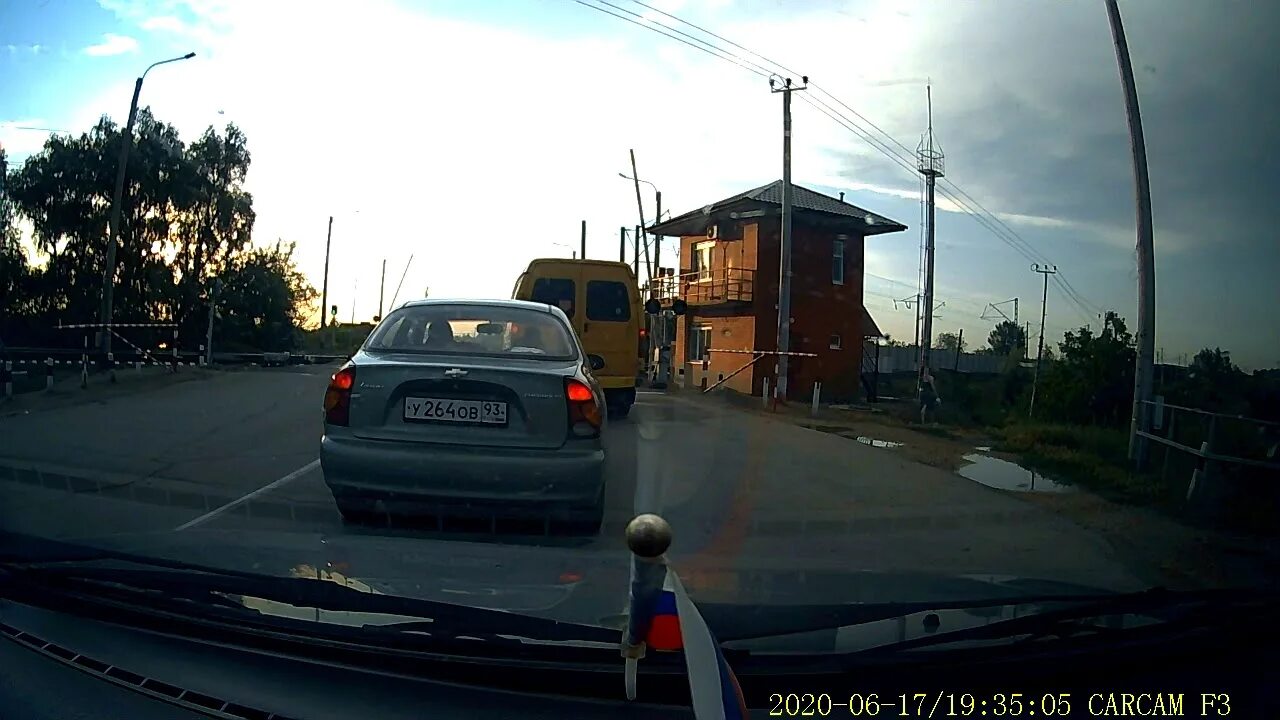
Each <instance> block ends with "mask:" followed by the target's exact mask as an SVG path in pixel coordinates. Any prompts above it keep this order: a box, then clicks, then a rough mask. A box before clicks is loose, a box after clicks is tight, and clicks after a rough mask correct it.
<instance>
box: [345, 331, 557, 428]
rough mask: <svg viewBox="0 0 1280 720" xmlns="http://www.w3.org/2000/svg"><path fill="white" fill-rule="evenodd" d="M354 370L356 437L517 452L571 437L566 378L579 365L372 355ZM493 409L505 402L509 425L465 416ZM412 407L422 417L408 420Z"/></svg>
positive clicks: (359, 360)
mask: <svg viewBox="0 0 1280 720" xmlns="http://www.w3.org/2000/svg"><path fill="white" fill-rule="evenodd" d="M356 365H357V368H358V369H357V371H356V384H355V387H354V388H353V389H352V395H351V432H352V434H354V435H355V436H356V437H360V438H366V439H371V440H392V441H401V442H422V443H447V444H450V445H470V446H491V447H512V448H557V447H560V446H561V445H563V444H564V442H565V440H566V438H567V435H568V409H567V405H566V402H565V390H564V379H565V377H567V376H570V375H572V374H573V373H574V370H575V361H546V360H532V359H524V358H518V357H517V358H502V359H498V358H485V357H474V356H466V357H456V358H454V357H447V356H443V355H428V354H418V353H385V354H384V353H376V354H375V353H367V352H366V353H362V354H361V357H359V358H357V360H356ZM437 401H443V402H437ZM451 401H452V402H451ZM407 403H408V405H407ZM477 403H478V404H477ZM487 403H488V404H491V403H505V406H506V422H505V423H485V422H481V421H479V420H473V419H470V417H469V416H467V415H466V413H467V410H469V411H470V413H471V415H472V416H474V414H475V413H476V412H477V410H480V409H482V408H483V410H484V411H488V410H489V406H486V405H484V404H487ZM406 407H410V408H411V409H412V410H414V411H415V413H416V414H417V415H418V417H411V418H406ZM424 407H425V408H426V410H427V411H428V414H430V411H431V410H432V409H434V410H436V411H437V414H440V413H441V412H443V410H446V409H447V410H449V412H448V413H446V415H454V416H455V417H459V416H461V417H467V418H468V419H466V420H464V421H450V420H448V419H446V418H433V419H426V418H424V417H421V416H422V414H423V410H424ZM462 408H466V410H463V409H462ZM490 417H492V415H490Z"/></svg>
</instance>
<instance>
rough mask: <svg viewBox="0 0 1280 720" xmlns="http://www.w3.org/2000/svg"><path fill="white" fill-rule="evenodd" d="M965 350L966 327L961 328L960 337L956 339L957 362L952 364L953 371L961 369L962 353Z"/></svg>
mask: <svg viewBox="0 0 1280 720" xmlns="http://www.w3.org/2000/svg"><path fill="white" fill-rule="evenodd" d="M962 352H964V328H960V337H959V338H957V339H956V357H955V362H954V363H953V364H952V365H951V372H956V371H958V370H959V369H960V353H962Z"/></svg>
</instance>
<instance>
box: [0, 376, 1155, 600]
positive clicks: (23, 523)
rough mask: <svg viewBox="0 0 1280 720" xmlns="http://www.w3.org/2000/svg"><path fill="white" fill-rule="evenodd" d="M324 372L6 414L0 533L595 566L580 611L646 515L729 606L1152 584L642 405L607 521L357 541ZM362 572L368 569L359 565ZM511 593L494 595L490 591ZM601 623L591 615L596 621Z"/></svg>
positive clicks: (1031, 511) (880, 482) (674, 405)
mask: <svg viewBox="0 0 1280 720" xmlns="http://www.w3.org/2000/svg"><path fill="white" fill-rule="evenodd" d="M332 369H333V368H331V367H322V366H301V367H290V368H275V369H268V368H264V369H256V370H250V371H242V372H228V373H212V374H206V376H205V377H203V378H202V379H198V380H192V381H190V382H178V383H170V384H166V385H164V386H162V387H156V388H153V389H147V390H139V391H136V392H131V393H129V394H122V395H119V396H113V397H110V398H108V399H106V400H102V401H99V402H88V403H81V404H76V405H64V406H59V407H50V408H48V409H41V408H39V407H35V408H33V409H31V410H30V411H29V412H24V413H19V414H12V413H10V414H8V415H5V414H4V413H3V409H2V408H0V528H3V529H5V530H10V531H18V532H24V533H30V534H35V535H39V536H42V537H50V538H61V539H86V538H95V539H98V540H97V541H102V539H103V538H116V539H118V540H119V541H120V542H125V541H126V540H127V539H128V538H138V537H145V538H147V539H146V540H145V542H146V543H151V544H154V545H155V546H156V547H157V548H158V547H159V545H160V544H161V543H165V544H168V545H169V546H171V547H174V548H183V550H182V552H185V553H188V554H191V553H204V556H208V555H210V554H211V553H215V551H219V550H220V551H222V552H224V554H226V555H227V556H235V557H237V558H241V557H249V555H243V553H250V555H252V553H260V557H259V556H256V555H255V556H253V557H255V558H258V559H254V560H252V561H248V560H243V559H240V560H237V561H236V562H238V563H242V564H243V563H248V564H250V565H253V564H259V563H263V562H277V563H278V562H280V560H279V559H278V558H277V556H273V555H271V554H270V553H269V552H268V551H269V550H270V549H271V548H267V547H266V546H267V545H270V544H273V543H274V545H273V547H274V548H275V549H278V550H281V552H284V553H285V555H283V557H288V554H287V553H288V552H293V553H294V554H295V555H297V556H298V562H297V563H296V567H293V566H291V567H293V570H292V571H293V572H295V573H297V572H302V573H306V572H314V571H315V570H314V568H315V567H321V568H322V572H325V571H326V570H325V569H324V568H328V570H327V571H328V572H341V573H343V574H344V575H346V576H350V577H353V578H354V577H365V578H368V577H372V576H374V575H376V576H377V577H379V578H381V580H379V582H383V584H387V586H388V587H393V588H403V587H404V583H407V582H414V583H417V582H419V581H421V580H422V579H423V577H427V576H430V575H431V573H438V572H440V568H439V563H440V562H444V560H443V559H447V560H448V563H450V567H453V568H454V569H456V568H457V567H459V566H462V565H465V564H466V563H467V562H468V560H467V559H468V558H470V559H471V560H470V562H472V564H473V565H476V566H482V567H484V568H486V569H487V570H488V571H490V574H492V573H493V571H494V569H495V568H501V570H502V572H503V573H506V575H505V576H504V577H507V578H508V579H509V581H510V582H513V583H514V582H516V580H515V579H512V578H516V577H517V576H519V574H520V573H521V572H526V571H531V568H539V572H541V573H542V574H546V573H554V574H555V575H556V577H557V582H573V581H574V580H573V578H576V577H577V576H579V575H581V573H582V568H585V567H592V568H604V569H605V574H607V575H608V576H609V577H610V585H609V588H608V589H607V591H605V592H602V594H599V595H596V596H592V597H595V598H596V599H593V600H591V601H590V602H593V603H596V604H597V605H600V604H601V603H603V604H605V605H610V606H611V607H616V606H617V605H618V603H617V602H615V601H614V600H613V599H608V600H604V599H601V598H612V597H614V595H612V593H615V592H621V593H623V595H622V597H625V578H626V567H627V550H626V548H625V546H624V544H623V542H622V527H623V526H624V525H625V523H626V522H627V521H628V520H629V519H630V518H631V517H632V516H634V515H635V514H637V513H639V512H657V513H660V514H662V515H663V516H664V517H666V518H667V520H668V521H669V522H670V523H671V525H672V527H673V529H674V535H675V539H674V543H673V546H672V548H671V551H670V553H669V557H670V559H671V561H672V563H673V565H674V566H675V567H677V568H678V569H679V571H680V572H681V574H682V576H683V577H685V578H686V584H687V585H688V586H690V588H691V589H692V590H695V591H697V592H698V593H699V594H700V596H701V597H702V598H707V599H712V600H725V601H734V600H736V599H740V598H742V597H743V596H744V594H746V593H748V592H750V591H751V589H752V585H753V583H759V582H763V580H761V578H764V577H765V576H769V577H772V578H773V581H772V584H771V585H770V587H772V588H773V590H772V591H771V592H774V593H775V594H776V593H784V594H785V593H786V592H792V593H793V594H796V593H798V594H799V595H800V596H801V597H804V598H807V599H812V598H813V597H814V594H815V593H818V592H821V594H822V595H823V599H824V600H827V601H834V600H843V601H851V600H857V599H860V598H861V597H862V596H863V594H864V591H865V590H866V588H865V584H859V583H857V582H854V581H852V580H850V579H849V578H851V577H854V576H853V575H851V573H867V572H871V573H880V572H883V573H908V574H946V575H950V576H959V575H963V576H968V577H982V578H996V579H998V578H1004V577H1010V576H1016V577H1031V578H1050V579H1054V580H1059V581H1067V582H1072V583H1080V584H1084V585H1088V586H1092V587H1100V588H1107V589H1133V588H1136V587H1138V586H1140V585H1143V584H1145V583H1143V582H1142V580H1141V578H1143V577H1144V572H1145V569H1142V568H1132V567H1126V566H1125V565H1124V564H1123V563H1122V562H1121V561H1120V560H1119V559H1118V556H1117V554H1116V553H1115V552H1114V549H1113V548H1111V547H1109V546H1108V545H1107V544H1106V543H1104V542H1103V541H1102V540H1100V539H1098V538H1096V537H1094V536H1092V535H1090V534H1089V533H1088V532H1086V531H1084V530H1083V529H1081V528H1079V527H1077V526H1075V525H1073V524H1071V523H1070V522H1068V521H1066V520H1064V519H1062V518H1060V517H1058V516H1055V515H1052V514H1050V513H1047V512H1045V511H1044V510H1042V509H1040V508H1039V507H1037V506H1036V505H1034V504H1032V503H1028V502H1024V501H1023V500H1021V499H1020V498H1018V497H1017V496H1015V495H1010V494H1006V493H1004V492H1001V491H997V490H993V489H990V488H987V487H984V486H981V485H978V484H975V483H973V482H970V481H968V480H965V479H963V478H961V477H959V476H957V475H954V474H952V473H949V472H946V471H943V470H939V469H936V468H931V467H927V466H924V465H919V464H916V463H912V462H910V461H907V460H904V459H902V458H901V457H900V456H898V455H896V454H895V453H894V452H893V450H891V449H883V448H874V447H868V446H865V445H862V444H860V443H857V442H853V441H850V440H848V439H845V438H841V437H838V436H834V435H830V434H826V433H821V432H816V431H813V430H808V429H804V428H800V427H797V426H795V425H792V424H789V423H786V422H782V421H778V420H773V419H770V418H768V417H762V416H760V415H757V414H749V413H746V412H743V411H740V410H735V409H733V408H731V407H728V406H726V405H724V404H722V403H720V402H718V401H715V400H707V399H703V398H698V397H694V396H688V395H684V394H673V395H668V394H662V393H658V392H652V391H643V390H642V392H641V394H640V396H639V399H638V401H637V404H636V406H635V408H634V410H633V413H632V415H631V417H630V418H628V419H626V420H622V421H615V422H614V423H612V424H611V425H610V427H609V428H608V432H607V435H606V440H607V445H608V457H609V461H608V462H609V470H608V487H607V499H606V515H605V525H604V528H603V529H602V531H601V532H600V534H598V535H596V536H591V537H579V536H571V535H564V534H563V533H558V532H557V531H556V528H554V527H552V528H546V527H543V526H541V525H540V524H534V525H533V526H529V525H528V524H521V525H513V524H507V523H505V521H503V522H495V523H489V522H480V523H476V522H454V521H452V520H451V519H446V520H445V521H444V524H443V527H441V526H439V525H437V524H436V523H435V520H434V519H433V520H432V521H430V522H422V523H416V522H403V521H396V523H395V524H394V526H387V527H371V526H352V525H347V524H344V523H343V521H342V519H341V517H340V516H339V514H338V512H337V510H336V508H335V507H334V505H333V502H332V499H331V498H330V496H329V494H328V491H327V489H326V487H325V486H324V484H323V480H322V477H321V473H320V468H319V465H318V460H317V457H318V448H319V439H320V432H321V423H320V409H319V406H320V402H321V397H322V395H323V392H324V389H325V385H326V382H327V380H328V375H329V373H330V372H331V371H332ZM548 531H550V532H548ZM140 534H143V535H140ZM264 538H270V541H269V542H268V541H267V540H264ZM316 548H322V552H320V554H317V552H318V551H317V550H316ZM236 553H241V555H236ZM215 554H216V553H215ZM335 557H341V558H343V559H342V560H340V561H338V562H335V560H334V558H335ZM357 557H358V558H360V563H361V564H362V567H359V568H353V567H351V564H352V563H353V562H354V560H353V558H357ZM268 558H271V559H268ZM313 558H314V559H313ZM366 558H373V559H372V560H370V559H366ZM414 563H419V564H416V565H415V564H414ZM432 563H435V564H434V565H433V564H432ZM371 564H373V565H376V566H377V567H376V568H373V567H371ZM308 567H309V568H310V570H308V569H307V568H308ZM299 568H301V569H299ZM276 570H277V571H278V570H279V568H276ZM780 573H785V575H782V574H780ZM388 577H394V578H395V579H394V580H392V581H386V578H388ZM779 577H785V578H790V580H778V578H779ZM565 578H569V580H565ZM539 582H540V580H539V579H538V578H535V579H534V580H533V581H531V582H530V583H529V584H530V585H539ZM388 583H390V584H388ZM396 583H399V585H397V584H396ZM552 584H554V583H552ZM819 585H821V587H822V589H821V590H820V591H819V590H818V589H817V588H818V587H819ZM501 586H502V582H499V581H497V580H493V581H492V582H489V590H487V591H486V592H489V593H490V594H492V593H499V594H500V593H501ZM757 589H758V588H757ZM458 592H464V591H458ZM493 602H494V603H495V604H501V603H500V602H499V601H497V600H494V601H493ZM513 602H514V601H513ZM550 604H551V605H554V603H550ZM606 610H608V608H606V607H603V606H600V607H593V608H592V612H594V613H595V614H596V616H597V617H599V616H602V615H605V614H607V612H606Z"/></svg>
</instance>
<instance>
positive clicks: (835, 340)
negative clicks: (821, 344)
mask: <svg viewBox="0 0 1280 720" xmlns="http://www.w3.org/2000/svg"><path fill="white" fill-rule="evenodd" d="M840 344H841V340H840V336H839V335H832V336H831V341H830V343H829V347H830V348H831V349H832V350H839V349H840Z"/></svg>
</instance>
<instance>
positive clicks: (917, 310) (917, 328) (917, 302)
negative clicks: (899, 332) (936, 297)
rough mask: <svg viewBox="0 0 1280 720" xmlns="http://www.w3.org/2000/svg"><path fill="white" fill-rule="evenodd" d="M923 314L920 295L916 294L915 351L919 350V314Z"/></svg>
mask: <svg viewBox="0 0 1280 720" xmlns="http://www.w3.org/2000/svg"><path fill="white" fill-rule="evenodd" d="M922 312H924V311H923V310H921V309H920V293H916V351H917V352H918V351H919V350H920V314H921V313H922Z"/></svg>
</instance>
